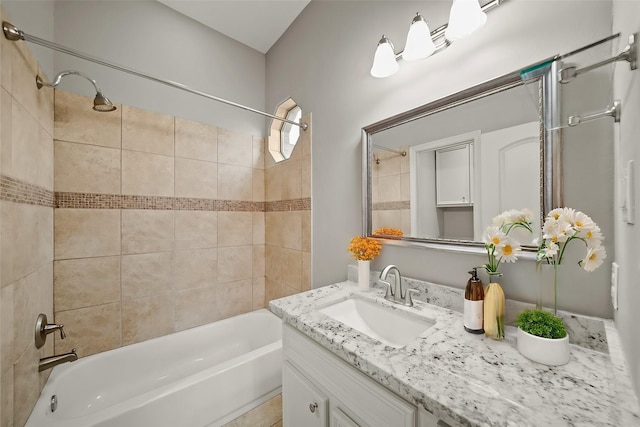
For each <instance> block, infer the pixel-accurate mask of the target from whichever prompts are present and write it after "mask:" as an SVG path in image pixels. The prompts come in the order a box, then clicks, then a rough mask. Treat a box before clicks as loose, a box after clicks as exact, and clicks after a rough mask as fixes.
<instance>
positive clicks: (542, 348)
mask: <svg viewBox="0 0 640 427" xmlns="http://www.w3.org/2000/svg"><path fill="white" fill-rule="evenodd" d="M518 351H519V352H520V353H521V354H522V355H523V356H524V357H526V358H527V359H530V360H533V361H534V362H538V363H542V364H544V365H549V366H557V365H564V364H565V363H567V362H568V361H569V335H567V336H565V337H564V338H559V339H550V338H541V337H537V336H535V335H531V334H529V333H527V332H524V331H523V330H522V329H520V328H518Z"/></svg>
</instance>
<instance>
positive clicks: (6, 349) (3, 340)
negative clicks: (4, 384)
mask: <svg viewBox="0 0 640 427" xmlns="http://www.w3.org/2000/svg"><path fill="white" fill-rule="evenodd" d="M14 286H15V282H14V283H12V284H10V285H9V286H5V287H4V288H2V291H1V294H0V298H1V299H0V325H2V328H0V368H1V370H0V372H4V371H6V370H7V369H8V368H9V367H10V366H12V365H13V363H14V362H15V361H16V355H15V353H16V351H15V348H14V347H15V345H14V330H15V325H14V320H13V319H14V302H13V301H14V292H13V291H14Z"/></svg>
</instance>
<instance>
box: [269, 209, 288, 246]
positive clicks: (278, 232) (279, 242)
mask: <svg viewBox="0 0 640 427" xmlns="http://www.w3.org/2000/svg"><path fill="white" fill-rule="evenodd" d="M285 226H286V224H285V216H284V212H265V243H266V244H267V245H273V246H284V234H283V233H282V230H285V229H286V228H285Z"/></svg>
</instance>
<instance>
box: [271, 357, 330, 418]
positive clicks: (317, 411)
mask: <svg viewBox="0 0 640 427" xmlns="http://www.w3.org/2000/svg"><path fill="white" fill-rule="evenodd" d="M327 405H328V399H327V397H326V396H325V395H324V394H323V393H322V392H321V391H320V390H318V388H317V387H316V386H314V385H313V384H312V383H311V382H309V380H308V379H307V378H305V377H304V376H303V375H302V374H301V373H300V371H298V370H297V369H296V368H294V367H293V365H291V363H289V362H284V364H283V366H282V421H283V426H284V427H302V426H304V427H327V425H328V423H327Z"/></svg>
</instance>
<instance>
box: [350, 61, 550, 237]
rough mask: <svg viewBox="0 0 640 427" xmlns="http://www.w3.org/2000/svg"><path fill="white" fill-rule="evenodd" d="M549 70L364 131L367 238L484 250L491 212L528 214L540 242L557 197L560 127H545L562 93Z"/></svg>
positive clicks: (500, 81) (514, 76) (506, 79)
mask: <svg viewBox="0 0 640 427" xmlns="http://www.w3.org/2000/svg"><path fill="white" fill-rule="evenodd" d="M547 64H551V66H547V67H546V68H545V70H546V71H545V72H539V73H537V74H539V75H537V76H535V77H532V78H531V77H530V78H528V79H524V80H523V78H522V76H523V75H522V73H521V72H515V73H511V74H508V75H505V76H502V77H500V78H497V79H495V80H492V81H489V82H486V83H484V84H482V85H479V86H477V87H474V88H471V89H468V90H465V91H463V92H460V93H457V94H454V95H452V96H449V97H447V98H445V99H441V100H438V101H436V102H433V103H430V104H427V105H424V106H422V107H419V108H417V109H415V110H413V111H409V112H406V113H403V114H400V115H398V116H395V117H391V118H389V119H387V120H384V121H381V122H378V123H375V124H373V125H370V126H367V127H365V128H363V161H364V164H363V170H364V171H365V173H364V180H363V190H364V224H365V230H364V232H365V234H366V235H368V236H371V235H375V236H376V237H383V238H384V237H387V238H394V239H397V236H395V230H400V231H401V232H402V237H401V238H400V240H401V241H404V242H409V243H419V242H430V243H447V244H457V245H478V244H480V242H481V241H482V233H483V232H484V230H485V228H486V226H487V225H489V224H490V223H491V220H492V218H493V217H494V216H496V215H498V214H499V213H501V212H503V211H504V210H506V209H523V208H527V209H529V210H530V211H531V212H532V218H533V227H534V233H533V236H534V237H537V236H538V235H539V230H540V224H541V214H543V213H544V212H545V210H548V208H549V207H550V206H551V205H553V204H557V203H558V202H557V200H558V199H559V197H560V191H559V188H558V184H557V181H558V179H557V175H558V173H557V171H556V172H555V173H554V168H557V166H555V165H556V164H557V159H558V158H559V153H558V152H557V143H555V142H554V141H555V140H556V139H558V138H559V134H558V132H559V131H545V126H544V123H548V121H549V120H550V117H551V115H552V114H553V110H554V105H555V102H556V101H555V96H554V93H555V90H554V88H555V87H557V79H555V78H554V77H553V76H554V75H555V73H554V72H553V69H555V64H553V63H547ZM534 68H535V67H534ZM525 80H526V81H525ZM554 156H555V159H556V160H555V161H554ZM529 236H531V235H529ZM534 237H528V236H527V239H529V240H525V241H523V242H522V243H523V244H524V245H525V247H526V245H529V246H530V247H531V248H533V241H532V239H533V238H534Z"/></svg>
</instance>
